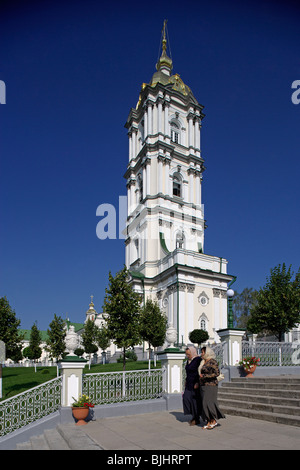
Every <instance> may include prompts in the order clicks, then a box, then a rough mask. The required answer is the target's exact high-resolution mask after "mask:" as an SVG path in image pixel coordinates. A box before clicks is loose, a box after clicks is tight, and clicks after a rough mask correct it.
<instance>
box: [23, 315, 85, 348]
mask: <svg viewBox="0 0 300 470" xmlns="http://www.w3.org/2000/svg"><path fill="white" fill-rule="evenodd" d="M67 325H68V328H69V327H70V326H74V328H75V332H76V333H77V332H78V331H80V330H82V329H83V328H84V323H73V322H71V321H69V320H67ZM19 332H20V334H21V335H22V336H24V340H25V341H29V340H30V333H31V329H30V330H23V329H22V328H20V329H19ZM39 332H40V334H41V338H42V342H43V343H44V342H46V340H47V339H48V333H47V331H44V330H39Z"/></svg>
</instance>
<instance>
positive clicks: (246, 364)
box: [239, 356, 259, 377]
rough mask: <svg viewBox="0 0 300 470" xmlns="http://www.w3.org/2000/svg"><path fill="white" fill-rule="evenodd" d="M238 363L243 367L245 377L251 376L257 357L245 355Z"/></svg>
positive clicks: (256, 363)
mask: <svg viewBox="0 0 300 470" xmlns="http://www.w3.org/2000/svg"><path fill="white" fill-rule="evenodd" d="M239 364H240V365H241V366H242V367H243V369H244V371H245V374H246V377H253V372H254V371H255V369H256V367H257V366H258V365H259V357H255V356H253V357H251V356H247V357H244V359H243V360H242V361H240V362H239Z"/></svg>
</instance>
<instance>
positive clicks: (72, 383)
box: [59, 356, 87, 406]
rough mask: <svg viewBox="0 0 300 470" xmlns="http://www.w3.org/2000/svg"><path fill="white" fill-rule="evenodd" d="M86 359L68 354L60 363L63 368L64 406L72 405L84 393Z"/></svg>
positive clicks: (62, 401)
mask: <svg viewBox="0 0 300 470" xmlns="http://www.w3.org/2000/svg"><path fill="white" fill-rule="evenodd" d="M86 362H87V361H86V360H85V359H82V358H81V357H78V356H67V357H66V358H65V359H64V360H62V361H61V362H60V364H59V366H60V368H61V370H62V392H61V404H62V406H71V405H72V403H73V402H74V398H75V400H77V399H78V398H79V395H81V394H82V372H83V369H84V367H85V365H86Z"/></svg>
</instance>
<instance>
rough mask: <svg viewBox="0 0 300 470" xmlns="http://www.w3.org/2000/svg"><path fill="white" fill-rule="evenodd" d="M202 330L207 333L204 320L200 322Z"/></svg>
mask: <svg viewBox="0 0 300 470" xmlns="http://www.w3.org/2000/svg"><path fill="white" fill-rule="evenodd" d="M200 329H201V330H204V331H206V321H205V319H204V318H202V319H201V321H200Z"/></svg>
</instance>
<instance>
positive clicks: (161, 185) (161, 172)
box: [157, 157, 163, 193]
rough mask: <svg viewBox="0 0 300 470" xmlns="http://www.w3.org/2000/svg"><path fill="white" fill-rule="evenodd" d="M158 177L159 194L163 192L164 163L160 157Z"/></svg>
mask: <svg viewBox="0 0 300 470" xmlns="http://www.w3.org/2000/svg"><path fill="white" fill-rule="evenodd" d="M157 168H158V175H157V181H158V188H157V189H158V193H162V192H163V162H162V158H161V157H158V165H157Z"/></svg>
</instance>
